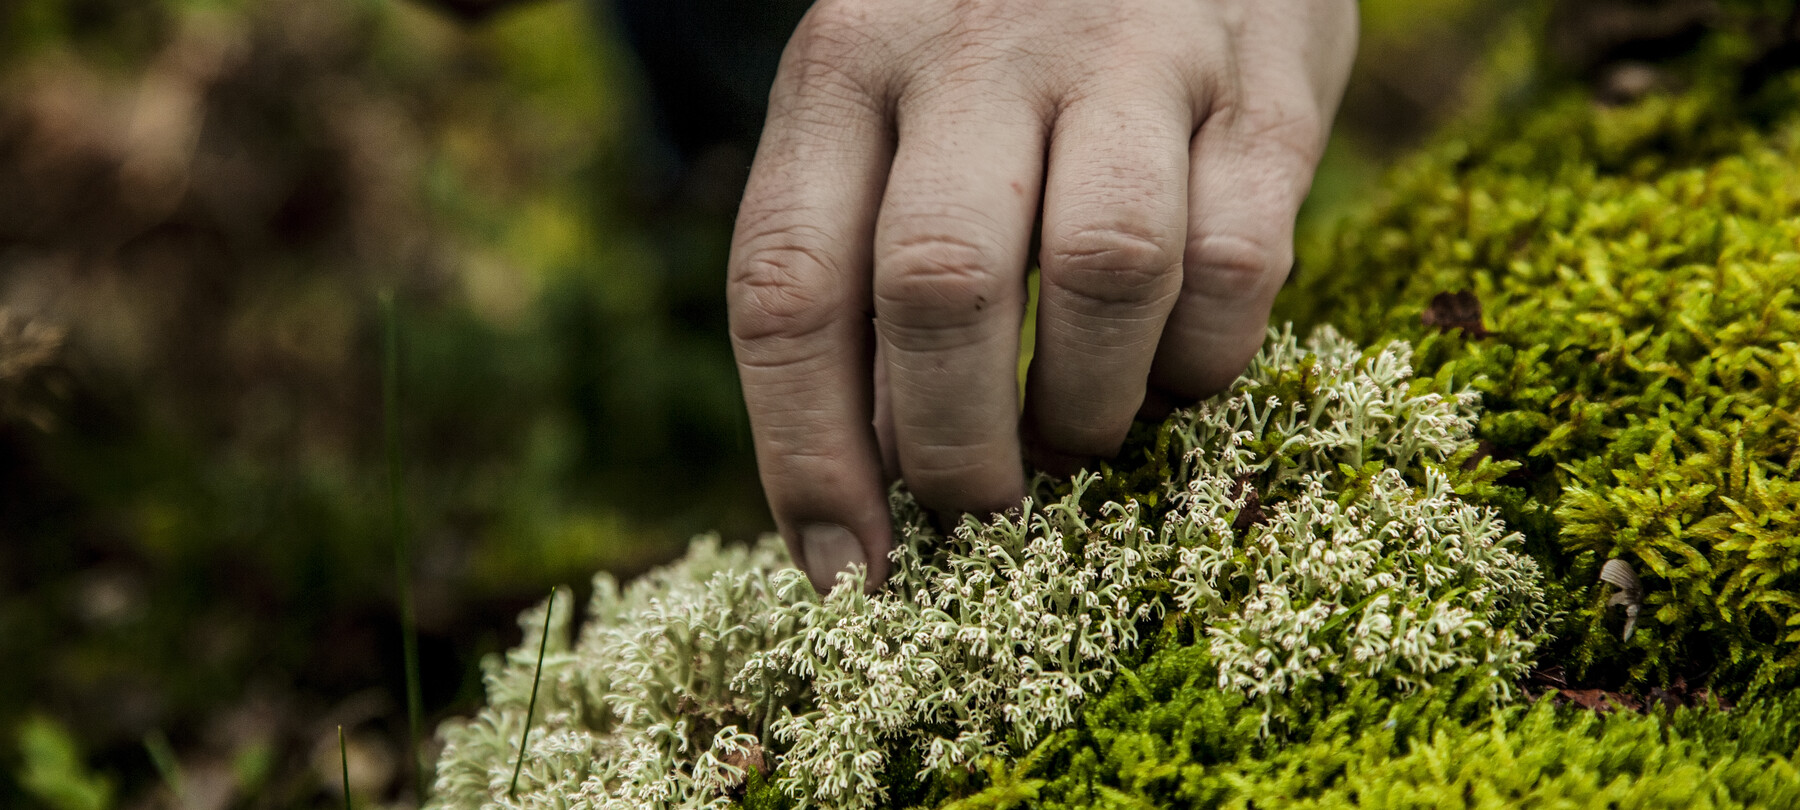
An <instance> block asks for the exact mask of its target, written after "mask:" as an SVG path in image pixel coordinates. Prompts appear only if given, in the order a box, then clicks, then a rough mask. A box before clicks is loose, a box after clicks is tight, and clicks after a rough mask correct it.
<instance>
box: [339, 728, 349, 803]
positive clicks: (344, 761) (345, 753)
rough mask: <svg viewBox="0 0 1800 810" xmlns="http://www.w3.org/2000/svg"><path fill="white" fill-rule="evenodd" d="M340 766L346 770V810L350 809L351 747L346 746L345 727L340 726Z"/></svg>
mask: <svg viewBox="0 0 1800 810" xmlns="http://www.w3.org/2000/svg"><path fill="white" fill-rule="evenodd" d="M338 765H339V767H342V768H343V769H344V810H352V808H351V807H350V747H349V746H347V745H345V744H344V727H343V726H338Z"/></svg>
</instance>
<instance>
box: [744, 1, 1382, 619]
mask: <svg viewBox="0 0 1800 810" xmlns="http://www.w3.org/2000/svg"><path fill="white" fill-rule="evenodd" d="M1356 30H1357V21H1356V7H1355V4H1354V3H1353V2H1352V0H904V1H902V0H819V2H817V3H816V4H815V5H814V6H813V7H812V9H811V10H810V11H809V12H808V14H807V16H806V17H805V19H804V20H803V21H802V22H801V24H800V26H799V28H798V30H796V32H795V33H794V36H793V39H792V40H791V41H790V42H789V43H788V47H787V50H786V52H785V53H784V55H783V58H782V66H781V70H780V74H779V76H778V78H777V79H776V82H775V87H774V89H773V91H772V93H771V98H770V108H769V117H768V122H767V125H766V127H765V130H764V133H763V137H762V142H761V144H760V146H759V147H758V150H757V155H756V161H755V164H754V167H753V168H752V170H751V176H750V180H749V184H748V187H747V188H746V191H745V195H744V200H743V205H742V207H741V208H740V210H739V215H738V221H737V230H736V234H735V236H734V239H733V246H732V256H731V266H730V277H729V283H728V296H729V307H730V314H731V335H732V342H733V348H734V350H735V352H736V356H737V362H738V369H739V373H740V375H741V377H742V382H743V386H744V395H745V399H746V401H747V403H748V406H749V410H750V420H751V426H752V430H753V433H754V438H755V445H756V452H757V459H758V463H759V466H760V469H761V473H762V482H763V487H764V490H765V492H766V494H767V495H768V498H769V504H770V507H771V509H772V511H773V513H774V515H775V519H776V523H777V526H778V527H779V529H780V531H781V533H782V536H783V537H784V538H786V539H787V542H788V546H789V549H790V550H791V551H792V552H793V556H794V558H795V560H796V561H798V562H799V563H800V565H801V566H802V567H803V568H805V569H806V570H807V571H808V573H809V574H810V575H811V577H812V579H813V581H814V584H815V585H816V586H818V587H820V588H821V590H823V589H825V588H829V587H830V586H831V585H832V583H833V582H834V578H835V575H836V574H837V573H838V572H839V571H841V570H843V569H845V568H847V567H848V566H850V565H851V564H854V563H866V564H867V565H868V566H869V577H868V587H870V588H874V587H876V586H878V585H879V583H881V582H882V581H884V580H885V579H886V577H887V564H888V563H887V556H886V554H887V551H888V550H889V548H890V546H891V542H892V538H891V529H890V526H889V519H888V509H887V501H886V496H885V492H886V485H887V483H888V482H889V481H891V480H892V479H893V478H895V477H900V478H903V479H904V480H905V481H906V483H907V485H908V486H909V487H910V488H911V489H912V491H913V492H914V493H915V494H916V495H917V496H918V498H919V500H920V501H921V502H922V503H923V504H925V505H926V506H928V507H931V508H932V509H934V510H937V511H939V512H940V513H945V514H954V513H957V512H963V511H967V512H975V513H978V514H979V513H986V512H992V511H997V510H1001V509H1005V508H1007V507H1010V506H1012V505H1014V504H1015V503H1016V502H1017V501H1018V500H1019V498H1021V497H1022V496H1023V494H1024V486H1025V478H1024V471H1023V467H1022V465H1021V463H1020V460H1021V458H1022V457H1025V456H1029V457H1030V458H1031V459H1032V460H1033V461H1034V462H1036V463H1038V464H1040V465H1043V466H1046V467H1050V468H1052V469H1067V468H1070V467H1072V466H1073V465H1076V464H1079V463H1081V462H1082V461H1085V460H1088V459H1092V458H1095V457H1105V456H1109V455H1111V454H1114V453H1116V452H1117V451H1118V449H1119V446H1120V443H1121V442H1122V441H1123V440H1124V437H1125V434H1126V431H1127V429H1128V428H1129V426H1130V424H1131V421H1132V419H1133V417H1134V416H1136V415H1137V414H1139V413H1140V411H1143V410H1152V411H1153V410H1156V409H1159V408H1162V409H1166V408H1167V407H1168V406H1169V405H1170V404H1175V403H1181V402H1187V401H1192V400H1194V399H1197V398H1199V397H1202V396H1206V395H1208V394H1211V393H1214V392H1216V391H1218V390H1221V389H1222V388H1224V387H1225V386H1226V385H1228V384H1229V383H1230V381H1231V380H1232V379H1234V378H1235V377H1236V376H1237V374H1238V373H1239V372H1241V371H1242V370H1243V369H1244V367H1245V366H1246V365H1247V364H1248V362H1249V361H1250V359H1251V357H1252V356H1253V355H1254V354H1255V352H1256V350H1257V348H1258V347H1259V346H1260V345H1261V343H1262V339H1263V334H1264V330H1265V328H1266V325H1267V321H1268V315H1269V308H1270V305H1271V303H1272V301H1273V299H1274V296H1275V293H1276V291H1277V290H1278V289H1279V288H1280V287H1281V284H1282V282H1283V280H1284V279H1285V278H1286V276H1287V273H1288V270H1289V268H1290V267H1291V265H1292V260H1293V223H1294V216H1295V214H1296V212H1297V211H1298V209H1299V206H1300V203H1301V201H1302V199H1304V197H1305V195H1306V192H1307V190H1308V188H1309V186H1310V184H1311V182H1312V175H1313V170H1314V168H1315V166H1316V165H1317V163H1318V160H1319V157H1320V154H1321V152H1322V151H1323V149H1324V145H1325V141H1326V137H1327V134H1328V132H1329V129H1330V121H1331V118H1332V116H1333V114H1334V113H1335V111H1336V107H1337V103H1338V100H1339V98H1340V96H1341V94H1342V91H1343V86H1344V82H1345V79H1346V77H1347V75H1348V73H1349V69H1350V63H1351V60H1352V58H1353V56H1354V52H1355V43H1356ZM1034 225H1036V226H1039V227H1041V239H1040V240H1039V242H1040V243H1041V249H1040V251H1039V253H1038V255H1037V256H1036V257H1035V258H1036V260H1037V262H1038V264H1039V267H1040V268H1041V272H1042V276H1041V287H1040V290H1041V292H1040V296H1041V297H1040V304H1039V306H1040V308H1039V314H1038V319H1037V334H1036V352H1035V355H1034V359H1033V362H1032V365H1031V369H1030V372H1029V379H1028V381H1027V384H1026V394H1025V402H1024V408H1023V410H1022V411H1021V408H1020V404H1019V397H1018V388H1017V381H1016V364H1017V359H1018V352H1019V327H1020V323H1021V320H1022V318H1023V315H1024V310H1025V301H1026V286H1025V284H1024V278H1025V274H1026V271H1027V266H1028V264H1029V263H1030V262H1031V260H1032V259H1033V257H1032V256H1030V255H1029V253H1030V251H1031V246H1032V244H1033V233H1034Z"/></svg>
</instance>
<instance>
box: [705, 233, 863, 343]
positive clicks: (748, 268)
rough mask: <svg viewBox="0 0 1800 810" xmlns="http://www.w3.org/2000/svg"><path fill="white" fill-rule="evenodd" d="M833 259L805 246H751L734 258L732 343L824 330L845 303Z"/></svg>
mask: <svg viewBox="0 0 1800 810" xmlns="http://www.w3.org/2000/svg"><path fill="white" fill-rule="evenodd" d="M829 266H830V265H829V263H828V262H827V261H825V260H824V258H823V257H821V256H819V255H817V254H816V253H815V252H814V251H811V250H808V249H806V248H800V247H782V248H765V249H761V250H756V251H752V252H750V253H749V254H747V255H746V256H745V257H744V258H743V259H741V260H740V261H737V262H735V263H733V266H732V270H731V276H730V279H729V282H728V284H727V288H728V289H727V296H726V297H727V309H728V312H729V316H730V331H731V339H732V342H733V343H735V344H737V345H738V346H739V347H740V348H747V347H753V346H756V345H760V344H767V343H771V342H781V341H793V340H802V339H805V338H807V337H809V336H811V335H814V334H816V333H818V332H819V331H821V330H823V329H825V328H826V327H827V326H829V325H830V324H831V323H832V321H833V312H834V310H836V309H837V308H838V306H837V305H838V304H840V303H841V302H839V301H836V300H834V299H835V298H836V297H837V296H834V295H833V294H832V291H831V289H830V285H829V284H822V283H821V282H822V281H823V280H824V279H829V278H831V277H832V274H831V273H830V272H829V269H828V268H829Z"/></svg>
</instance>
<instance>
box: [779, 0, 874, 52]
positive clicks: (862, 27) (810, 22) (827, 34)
mask: <svg viewBox="0 0 1800 810" xmlns="http://www.w3.org/2000/svg"><path fill="white" fill-rule="evenodd" d="M866 17H867V13H866V11H865V10H864V9H863V8H861V7H860V6H859V5H858V4H856V3H853V2H841V1H840V2H821V3H818V4H817V5H814V6H813V7H812V8H811V9H810V10H808V12H807V14H806V16H805V17H803V18H801V20H800V24H799V26H797V27H796V28H795V29H794V35H793V38H792V40H791V41H790V48H791V50H792V51H793V52H794V53H796V54H798V55H800V56H802V57H804V58H805V59H807V60H809V61H817V62H820V63H824V64H832V63H840V62H848V61H851V60H854V59H857V58H859V52H860V51H861V49H862V46H864V45H865V44H867V35H866V34H865V33H864V32H866V31H867V30H868V20H867V19H866Z"/></svg>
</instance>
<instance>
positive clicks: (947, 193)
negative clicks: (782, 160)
mask: <svg viewBox="0 0 1800 810" xmlns="http://www.w3.org/2000/svg"><path fill="white" fill-rule="evenodd" d="M897 119H898V120H897V121H896V125H897V127H898V136H899V137H898V144H897V147H896V151H895V155H894V162H893V167H892V169H891V171H890V173H889V177H888V184H887V190H886V193H885V195H884V198H883V201H882V207H881V214H880V217H879V220H878V222H877V225H876V234H875V246H876V249H875V290H874V291H875V322H876V332H877V334H878V335H879V339H880V340H881V349H882V352H881V354H882V357H883V358H884V361H885V363H886V371H887V392H888V396H889V403H888V404H889V406H890V409H891V410H890V412H891V414H892V419H893V436H894V443H895V451H896V456H897V457H898V459H899V466H900V472H901V475H902V477H904V478H905V479H906V482H907V484H908V485H909V486H910V487H911V488H912V490H913V492H914V493H915V494H916V495H917V496H918V498H919V500H920V502H921V503H923V504H925V505H926V506H928V507H931V508H933V509H938V510H941V511H967V512H976V513H978V514H979V513H985V512H992V511H999V510H1002V509H1005V508H1007V507H1009V506H1011V505H1013V504H1014V503H1015V502H1017V501H1018V499H1019V498H1021V497H1023V495H1024V487H1025V481H1024V473H1023V469H1022V466H1021V464H1020V458H1019V438H1018V417H1019V404H1018V388H1017V386H1018V382H1017V379H1018V378H1017V372H1016V369H1017V364H1018V356H1019V325H1020V321H1021V320H1022V319H1023V317H1024V311H1025V286H1024V273H1025V261H1026V254H1027V253H1028V251H1029V243H1030V238H1031V226H1032V222H1033V220H1034V219H1035V217H1036V212H1037V205H1038V196H1039V190H1040V187H1041V183H1042V175H1043V160H1044V158H1043V155H1044V140H1045V129H1046V125H1045V122H1044V119H1043V117H1042V116H1041V115H1040V114H1038V113H1037V112H1035V111H1034V108H1033V105H1031V104H1030V103H1029V102H1028V101H1027V100H1026V99H1025V98H1023V95H1022V94H1021V95H1020V96H1016V97H996V94H993V93H992V92H991V91H989V92H987V93H974V92H966V93H964V94H962V96H961V97H957V96H955V95H954V94H951V95H949V96H939V97H936V98H933V99H929V100H921V101H920V102H919V103H917V104H915V105H911V106H910V107H909V106H907V105H903V106H902V107H901V108H900V109H899V110H898V113H897Z"/></svg>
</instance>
